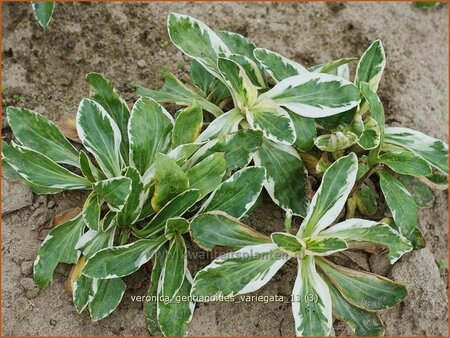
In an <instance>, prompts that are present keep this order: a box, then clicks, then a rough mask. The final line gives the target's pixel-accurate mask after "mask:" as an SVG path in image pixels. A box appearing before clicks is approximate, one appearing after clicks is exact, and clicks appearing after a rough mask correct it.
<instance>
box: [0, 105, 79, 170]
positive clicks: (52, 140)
mask: <svg viewBox="0 0 450 338" xmlns="http://www.w3.org/2000/svg"><path fill="white" fill-rule="evenodd" d="M6 113H7V116H8V123H9V125H10V127H11V130H12V131H13V133H14V137H15V138H16V139H17V140H18V141H19V142H20V143H21V144H22V145H23V146H25V147H27V148H30V149H31V150H34V151H37V152H40V153H42V154H44V155H45V156H47V157H48V158H49V159H51V160H53V161H55V162H57V163H65V164H69V165H72V166H75V167H79V164H78V151H77V150H76V149H75V148H74V146H73V145H72V144H71V143H70V142H69V141H68V140H67V139H66V138H65V137H64V135H63V134H62V133H61V131H60V130H59V129H58V127H57V126H55V124H54V123H53V122H51V121H50V120H48V119H47V118H45V117H44V116H42V115H41V114H38V113H35V112H34V111H31V110H28V109H21V108H15V107H8V108H7V109H6Z"/></svg>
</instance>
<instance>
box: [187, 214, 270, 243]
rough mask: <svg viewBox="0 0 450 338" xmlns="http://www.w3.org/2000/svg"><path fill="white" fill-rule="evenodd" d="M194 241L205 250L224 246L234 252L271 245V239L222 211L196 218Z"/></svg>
mask: <svg viewBox="0 0 450 338" xmlns="http://www.w3.org/2000/svg"><path fill="white" fill-rule="evenodd" d="M191 233H192V237H193V239H194V241H195V242H196V243H197V245H198V246H200V247H201V248H202V249H204V250H212V249H213V248H214V247H216V246H224V247H228V248H231V249H233V250H238V249H242V248H243V247H245V246H247V245H256V244H263V243H270V239H269V238H268V237H267V236H265V235H262V234H260V233H259V232H257V231H255V230H253V229H251V228H250V227H248V226H247V225H245V224H243V223H241V222H239V220H237V219H235V218H233V217H231V216H229V215H228V214H226V213H224V212H222V211H210V212H207V213H204V214H200V215H197V216H195V218H194V219H193V220H192V222H191Z"/></svg>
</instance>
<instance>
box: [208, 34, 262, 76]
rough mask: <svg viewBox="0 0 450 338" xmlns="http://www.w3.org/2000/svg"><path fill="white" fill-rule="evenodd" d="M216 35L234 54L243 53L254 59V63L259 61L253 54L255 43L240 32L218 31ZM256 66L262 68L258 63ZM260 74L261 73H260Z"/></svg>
mask: <svg viewBox="0 0 450 338" xmlns="http://www.w3.org/2000/svg"><path fill="white" fill-rule="evenodd" d="M217 35H218V36H219V37H220V38H221V39H222V41H223V42H225V44H226V45H227V46H228V48H229V49H230V51H231V52H232V53H234V54H235V55H236V54H238V55H243V56H245V57H247V58H249V59H251V60H252V61H254V62H255V63H256V64H258V63H259V62H258V60H257V59H256V58H255V56H254V54H253V51H254V50H255V48H256V45H255V44H254V43H253V42H252V41H251V40H250V39H248V38H246V37H245V36H243V35H241V34H238V33H235V32H227V31H218V32H217ZM258 68H260V70H262V69H261V67H259V65H258ZM261 75H263V74H262V73H261Z"/></svg>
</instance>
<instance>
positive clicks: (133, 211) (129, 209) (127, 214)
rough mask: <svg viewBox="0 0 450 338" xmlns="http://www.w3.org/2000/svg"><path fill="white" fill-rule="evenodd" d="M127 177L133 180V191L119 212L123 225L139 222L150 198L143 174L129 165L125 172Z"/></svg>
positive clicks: (120, 222)
mask: <svg viewBox="0 0 450 338" xmlns="http://www.w3.org/2000/svg"><path fill="white" fill-rule="evenodd" d="M125 177H126V178H129V179H130V180H131V191H130V194H129V195H128V198H127V199H126V202H125V205H124V206H123V208H122V210H121V211H120V212H119V213H118V214H117V223H118V224H119V225H120V226H123V227H127V226H130V225H132V224H134V223H135V222H137V220H138V219H139V215H140V214H141V211H142V208H143V206H144V203H145V202H146V200H147V198H148V190H147V191H146V190H145V189H144V183H143V182H142V179H141V175H139V172H138V171H137V170H136V169H134V168H133V167H129V168H128V169H127V171H126V172H125Z"/></svg>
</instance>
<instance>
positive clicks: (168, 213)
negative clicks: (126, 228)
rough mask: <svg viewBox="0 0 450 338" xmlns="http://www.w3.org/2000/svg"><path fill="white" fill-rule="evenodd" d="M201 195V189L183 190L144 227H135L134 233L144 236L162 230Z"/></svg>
mask: <svg viewBox="0 0 450 338" xmlns="http://www.w3.org/2000/svg"><path fill="white" fill-rule="evenodd" d="M199 196H200V191H199V190H198V189H189V190H186V191H184V192H182V193H181V194H179V195H178V196H176V197H174V198H173V199H172V200H171V201H169V202H168V203H167V204H166V205H165V206H164V207H163V208H162V209H161V210H160V211H159V212H158V213H157V214H156V215H155V216H154V217H153V218H152V219H151V220H150V222H149V223H148V224H147V225H146V226H145V227H144V228H142V229H135V230H134V234H135V235H136V236H137V237H141V238H142V237H149V236H152V235H154V234H156V233H158V232H160V231H161V230H163V229H164V226H165V225H166V221H167V220H168V219H169V218H172V217H176V216H181V215H183V214H184V213H185V212H186V211H187V210H189V208H190V207H192V206H193V205H194V204H195V202H197V200H198V197H199Z"/></svg>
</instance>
